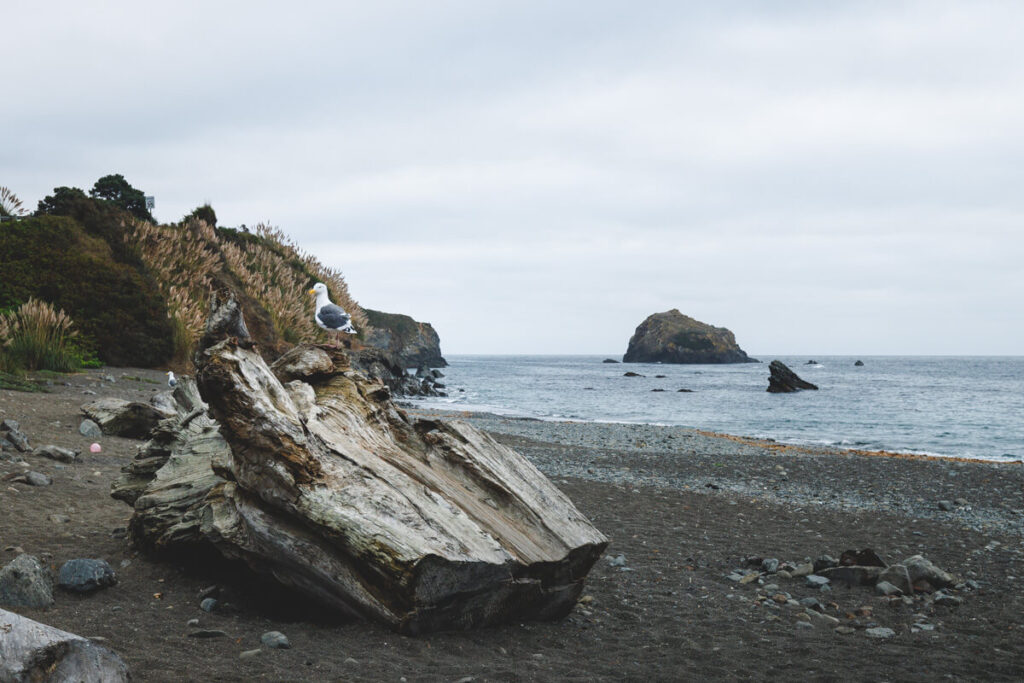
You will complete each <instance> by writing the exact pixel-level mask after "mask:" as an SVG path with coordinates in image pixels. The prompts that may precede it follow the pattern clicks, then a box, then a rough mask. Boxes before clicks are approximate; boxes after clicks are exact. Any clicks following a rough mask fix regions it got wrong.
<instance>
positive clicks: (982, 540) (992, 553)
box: [0, 369, 1024, 681]
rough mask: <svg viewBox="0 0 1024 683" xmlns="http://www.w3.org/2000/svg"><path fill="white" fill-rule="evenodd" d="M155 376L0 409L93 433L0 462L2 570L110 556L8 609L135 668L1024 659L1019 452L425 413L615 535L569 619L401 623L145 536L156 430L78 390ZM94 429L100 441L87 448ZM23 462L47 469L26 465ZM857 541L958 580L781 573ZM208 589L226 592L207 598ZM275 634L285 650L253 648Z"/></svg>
mask: <svg viewBox="0 0 1024 683" xmlns="http://www.w3.org/2000/svg"><path fill="white" fill-rule="evenodd" d="M111 379H113V381H110V380H111ZM163 381H164V376H163V374H162V373H160V372H158V371H154V370H134V369H116V370H112V369H107V370H102V371H90V372H86V373H80V374H76V375H71V376H67V377H62V378H60V379H58V380H54V382H53V385H52V386H51V387H49V389H50V390H51V393H23V392H14V391H0V419H14V420H17V421H18V422H19V424H20V428H21V430H22V431H23V432H24V433H25V434H26V435H27V436H28V438H29V439H30V441H31V444H32V446H33V447H38V446H43V445H48V444H54V445H57V446H61V447H64V448H69V449H72V450H77V451H81V455H80V456H79V459H78V461H76V462H71V463H61V462H56V461H53V460H50V459H48V458H45V457H41V456H37V455H33V454H31V453H25V454H20V455H17V456H11V457H8V458H6V459H3V460H0V477H6V478H7V479H8V480H7V481H5V482H4V483H3V484H2V486H0V510H3V514H2V515H0V564H7V563H8V562H9V561H11V560H12V559H14V557H15V556H17V555H18V554H19V553H21V552H25V553H29V554H32V555H35V556H37V557H39V558H40V559H41V560H42V561H43V562H44V563H45V564H46V565H47V566H49V567H60V566H61V565H62V564H63V563H64V562H65V561H66V560H69V559H72V558H80V557H85V558H97V559H104V560H106V561H107V562H108V563H109V564H110V566H111V567H113V568H114V569H115V571H116V573H117V581H118V582H117V584H116V585H114V586H112V587H110V588H106V589H104V590H101V591H99V592H96V593H94V594H91V595H78V594H71V593H65V592H62V591H57V592H56V595H55V599H56V601H55V604H54V605H53V606H52V607H50V608H48V609H30V608H15V611H17V612H19V613H20V614H23V615H25V616H28V617H30V618H34V619H37V620H40V621H43V622H44V623H47V624H50V625H53V626H55V627H57V628H61V629H64V630H67V631H70V632H73V633H78V634H81V635H84V636H87V637H91V638H96V639H98V640H100V642H102V644H103V645H104V646H105V647H108V648H110V649H112V650H115V651H116V652H118V653H119V654H120V655H121V656H122V657H123V658H124V660H125V661H126V662H127V663H128V665H129V666H130V667H131V670H132V674H133V676H134V677H135V678H136V679H137V680H181V678H182V676H183V675H184V676H185V677H186V678H192V679H194V680H228V681H234V680H238V681H241V680H247V681H248V680H258V679H261V678H265V679H269V680H295V679H296V678H301V679H303V680H316V681H319V680H337V679H339V678H344V679H356V678H358V679H360V680H399V679H400V678H402V677H405V678H406V680H409V681H414V680H459V679H463V678H466V677H472V679H473V680H478V681H484V680H588V681H590V680H623V679H627V680H628V679H640V678H646V679H652V680H680V679H695V678H705V679H712V680H737V679H742V680H762V679H778V678H782V677H785V678H786V679H808V680H901V681H932V680H937V679H947V680H965V681H966V680H1007V681H1009V680H1019V675H1020V672H1021V671H1022V670H1024V638H1022V634H1021V629H1022V626H1021V620H1020V615H1021V614H1022V613H1024V592H1022V591H1021V590H1020V582H1021V580H1022V578H1024V553H1022V551H1021V544H1022V536H1024V525H1022V521H1024V467H1022V466H1021V465H1019V464H1013V463H992V462H980V461H957V460H952V459H939V458H925V457H903V456H897V457H888V456H887V454H886V455H883V454H864V453H857V452H851V451H840V450H835V449H818V448H813V447H806V446H800V447H796V446H790V445H786V444H780V443H777V442H771V441H763V440H758V439H752V438H747V437H742V436H729V435H721V434H714V433H711V432H706V431H701V430H694V429H688V428H682V427H658V426H653V425H622V424H595V423H578V422H546V421H543V422H542V421H538V420H523V419H509V418H504V417H499V416H494V415H486V414H476V413H468V414H461V413H448V412H436V413H434V412H431V413H429V414H430V415H431V416H433V417H437V418H440V419H460V420H466V421H469V422H470V423H472V424H473V425H474V426H477V427H479V428H482V429H485V430H487V431H489V432H491V433H492V434H494V435H495V436H496V438H497V439H498V440H500V441H502V442H503V443H505V444H507V445H509V446H511V447H513V448H515V449H516V450H518V451H519V452H521V453H522V454H523V455H525V456H526V457H528V458H529V459H530V460H531V461H532V462H533V463H534V464H536V465H537V466H538V467H539V468H540V469H541V471H543V472H544V473H545V474H546V475H547V476H548V477H549V478H551V479H552V481H553V482H554V483H555V484H556V485H557V486H558V487H559V488H561V489H562V490H563V491H565V492H566V493H567V494H568V495H569V497H570V498H571V499H572V500H573V501H574V502H575V504H576V505H577V506H578V507H579V509H580V510H581V512H583V513H584V514H586V515H587V516H588V517H589V518H590V519H591V520H592V521H593V522H594V523H595V524H596V526H597V527H598V528H599V529H601V530H602V531H603V532H604V533H605V534H606V535H607V536H608V537H609V538H610V539H611V544H610V546H609V548H608V551H607V553H606V555H605V557H603V558H602V559H601V560H599V561H598V563H597V565H596V566H595V567H594V569H593V570H592V571H591V573H590V575H589V577H588V579H587V585H586V588H585V590H584V592H583V596H582V598H581V600H580V603H579V604H578V605H577V607H576V609H575V610H574V611H573V612H572V614H571V615H570V616H569V617H568V618H566V619H564V620H561V621H555V622H533V623H523V624H515V625H511V626H505V627H500V628H489V629H484V630H480V631H474V632H467V633H440V634H432V635H429V636H423V637H406V636H399V635H396V634H394V633H392V632H391V631H388V630H386V629H384V628H383V627H380V626H376V625H373V624H369V623H365V622H339V621H338V620H337V619H336V618H333V617H331V616H329V615H326V614H324V613H323V612H322V611H321V610H318V609H317V607H316V606H315V605H311V604H309V603H306V602H301V601H296V600H294V599H293V598H292V597H291V596H289V595H288V594H285V593H282V592H280V591H276V590H274V589H272V588H271V587H269V586H268V585H267V584H266V583H264V582H261V581H258V580H256V579H255V578H253V577H251V576H249V575H247V574H245V573H243V572H240V571H239V570H238V568H237V567H235V566H230V565H214V564H206V565H203V566H184V565H179V564H175V563H167V562H162V561H156V560H153V559H151V558H149V557H147V556H146V555H144V554H140V553H138V552H136V551H135V550H133V549H132V548H131V547H129V545H128V543H127V540H126V539H125V535H124V526H125V520H126V519H127V517H128V515H129V513H130V510H129V508H127V507H126V506H124V505H123V504H122V503H120V502H118V501H115V500H113V499H111V498H110V496H109V488H110V483H111V482H112V481H113V480H114V479H116V478H117V476H118V475H119V473H120V468H121V467H122V466H123V465H124V464H126V463H127V462H128V461H129V460H130V459H131V458H132V457H133V456H134V455H135V452H136V448H137V446H138V445H139V443H140V442H139V441H137V440H133V439H126V438H119V437H100V438H87V437H84V436H82V435H81V434H79V431H78V426H79V423H80V422H81V417H82V416H81V413H80V410H79V408H80V406H81V404H83V403H85V402H87V401H90V400H94V399H96V398H97V397H108V396H111V397H120V398H125V399H129V400H139V399H142V400H145V399H147V398H148V397H149V396H151V395H152V394H153V393H154V392H156V391H158V390H162V389H163V386H162V384H163ZM84 392H94V393H93V394H85V393H84ZM419 412H423V411H419ZM94 441H98V442H100V443H101V445H102V452H100V453H90V451H89V446H90V444H91V443H92V442H94ZM7 455H8V456H10V453H7ZM26 471H37V472H40V473H42V474H45V475H47V476H48V477H49V478H50V479H51V480H52V483H51V484H49V485H44V486H29V485H27V484H25V483H22V482H21V481H20V478H19V475H21V474H23V473H25V472H26ZM10 475H13V476H10ZM865 548H871V549H873V550H874V551H875V552H876V553H877V554H878V555H879V556H881V557H882V558H883V559H884V560H885V561H886V562H888V563H890V564H891V563H895V562H899V561H901V560H903V559H904V558H908V557H911V556H914V555H922V556H924V557H925V558H927V559H928V560H930V561H931V562H933V563H934V564H935V565H937V566H938V567H940V568H942V569H944V570H945V571H947V572H950V573H952V574H954V575H955V576H956V577H957V586H958V587H953V588H949V589H947V590H946V591H944V592H943V593H941V594H936V593H928V592H920V593H918V594H916V595H914V596H913V597H909V596H908V597H906V598H891V597H883V596H880V595H876V593H875V591H874V590H872V589H871V588H869V587H865V586H852V587H848V586H846V585H842V584H836V585H833V586H831V587H830V589H829V590H822V589H820V588H815V587H811V586H808V585H807V582H806V579H805V578H803V577H797V576H793V575H792V573H791V572H788V571H786V570H785V569H783V570H782V571H778V570H779V569H780V568H784V567H786V566H788V565H794V566H799V565H801V564H803V563H805V561H806V560H810V561H811V562H813V561H814V560H816V559H819V558H821V556H823V555H829V556H832V557H835V558H838V557H839V556H840V554H841V553H843V551H845V550H851V549H852V550H861V549H865ZM772 560H777V561H778V567H775V569H776V571H769V569H771V568H772V567H773V564H772V562H771V561H772ZM783 572H785V573H783ZM737 577H742V578H737ZM747 577H752V578H747ZM211 596H214V597H215V599H216V603H217V606H216V607H215V608H213V609H212V611H205V610H204V609H203V608H202V607H201V603H203V600H204V599H206V598H208V597H211ZM787 596H788V597H787ZM943 596H944V597H943ZM810 605H817V606H816V607H811V606H810ZM819 608H820V611H819ZM812 612H813V614H812ZM190 622H191V623H190ZM270 631H279V632H281V633H283V634H285V635H286V636H287V638H288V640H289V641H290V645H291V647H290V649H271V648H268V647H261V645H260V641H261V634H264V633H266V632H270ZM197 633H207V634H211V637H198V636H196V635H195V634H197ZM254 652H255V654H254Z"/></svg>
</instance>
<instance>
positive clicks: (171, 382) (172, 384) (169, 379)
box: [164, 370, 178, 389]
mask: <svg viewBox="0 0 1024 683" xmlns="http://www.w3.org/2000/svg"><path fill="white" fill-rule="evenodd" d="M164 374H166V375H167V386H169V387H170V388H171V389H173V388H174V387H176V386H178V380H177V379H176V378H175V377H174V373H173V372H171V371H170V370H168V371H167V372H166V373H164Z"/></svg>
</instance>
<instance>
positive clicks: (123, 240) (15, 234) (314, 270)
mask: <svg viewBox="0 0 1024 683" xmlns="http://www.w3.org/2000/svg"><path fill="white" fill-rule="evenodd" d="M207 209H208V210H207ZM205 217H209V218H210V219H212V220H215V214H213V211H212V209H209V207H201V209H197V211H195V212H193V213H192V214H190V216H189V217H187V218H186V219H184V220H182V221H181V222H180V223H174V224H167V225H155V224H153V223H151V222H147V221H145V220H141V219H140V218H138V217H136V216H135V215H132V214H131V213H129V212H128V211H126V210H125V209H124V208H122V207H120V206H118V205H117V204H115V203H113V202H111V201H107V200H103V199H98V198H95V197H88V196H86V195H85V193H83V192H82V191H81V190H77V189H74V188H58V189H57V190H55V192H54V195H52V196H50V197H47V198H46V199H44V200H43V201H41V202H40V205H39V210H38V211H37V212H36V215H35V216H33V217H30V218H21V219H18V220H6V221H4V222H2V223H0V273H2V277H0V311H4V310H12V309H14V308H15V307H17V306H19V305H21V304H24V303H25V302H27V301H28V299H29V298H30V297H35V298H37V299H40V300H42V301H45V302H48V303H50V304H52V305H53V306H55V307H57V308H60V309H63V310H64V311H65V312H66V313H67V314H68V315H69V316H70V317H71V319H72V320H73V321H74V327H75V329H76V330H77V331H78V332H79V337H78V343H79V344H81V345H82V346H83V347H86V348H87V349H91V350H93V351H95V353H96V354H97V355H98V357H99V358H100V359H101V360H102V361H104V362H106V363H108V364H111V365H139V366H144V367H153V366H161V365H166V364H175V365H187V364H188V363H189V360H190V358H191V354H192V351H193V349H194V345H195V342H196V341H197V339H198V337H199V334H200V332H201V330H202V326H203V323H204V320H205V315H206V310H207V306H208V304H209V300H210V294H211V291H212V290H213V288H215V287H216V288H218V289H227V290H230V291H231V292H232V293H233V294H235V296H236V297H238V298H239V299H240V300H241V301H242V304H243V310H244V313H245V317H246V322H247V323H248V324H249V327H250V331H251V332H252V333H253V336H254V337H255V338H256V340H257V341H258V342H259V343H260V345H261V348H262V349H263V350H264V351H265V352H266V353H267V354H268V355H271V356H273V355H276V354H277V353H280V352H281V351H283V350H284V349H285V348H286V347H287V346H289V345H291V344H294V343H298V342H315V341H323V340H324V339H325V338H326V337H325V333H324V332H323V330H321V329H319V328H318V327H317V326H316V325H315V324H314V322H313V318H312V306H313V302H312V299H311V297H310V296H309V294H308V293H307V292H308V290H309V288H310V287H311V286H312V285H313V284H314V283H316V282H324V283H325V284H326V285H327V287H328V290H329V291H330V293H331V296H332V299H333V300H334V301H335V303H338V304H339V305H341V306H342V307H344V308H345V309H346V310H347V311H348V312H349V313H350V314H351V315H352V318H353V321H354V323H355V325H356V328H357V329H359V330H360V333H361V334H362V333H363V332H364V331H365V330H366V329H368V327H369V325H368V323H367V320H366V316H365V314H364V313H363V310H362V308H361V307H360V306H359V305H358V303H357V302H356V301H355V300H353V299H352V297H351V296H350V294H349V292H348V286H347V284H346V283H345V280H344V278H343V277H342V275H341V273H340V272H338V271H336V270H333V269H331V268H328V267H326V266H324V265H323V264H321V263H320V262H319V261H317V260H316V259H315V258H313V257H312V256H311V255H309V254H307V253H305V252H304V251H302V250H301V249H300V248H299V247H298V245H296V244H295V243H294V242H292V241H291V240H290V239H289V238H287V236H285V235H284V233H282V232H281V231H280V230H278V229H276V228H272V227H269V226H265V225H260V226H257V227H256V228H255V229H254V230H253V231H252V232H248V231H238V230H232V229H226V228H221V229H217V228H215V227H214V226H213V225H211V223H210V222H207V221H206V220H203V219H202V218H205ZM0 343H2V340H0Z"/></svg>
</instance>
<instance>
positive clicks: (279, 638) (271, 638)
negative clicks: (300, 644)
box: [260, 631, 292, 650]
mask: <svg viewBox="0 0 1024 683" xmlns="http://www.w3.org/2000/svg"><path fill="white" fill-rule="evenodd" d="M260 642H261V643H263V644H264V645H266V646H267V647H269V648H272V649H275V650H287V649H289V648H291V646H292V644H291V643H290V642H288V637H287V636H286V635H285V634H283V633H281V632H280V631H267V632H266V633H264V634H263V635H262V636H260Z"/></svg>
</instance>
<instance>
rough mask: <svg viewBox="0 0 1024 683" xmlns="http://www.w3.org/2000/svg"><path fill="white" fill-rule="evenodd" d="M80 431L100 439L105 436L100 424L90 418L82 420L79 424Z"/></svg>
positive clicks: (92, 437)
mask: <svg viewBox="0 0 1024 683" xmlns="http://www.w3.org/2000/svg"><path fill="white" fill-rule="evenodd" d="M78 433H79V434H81V435H82V436H84V437H87V438H90V439H98V438H100V437H101V436H103V430H102V429H100V426H99V425H98V424H96V423H95V422H93V421H92V420H89V419H85V420H82V424H80V425H78Z"/></svg>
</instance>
